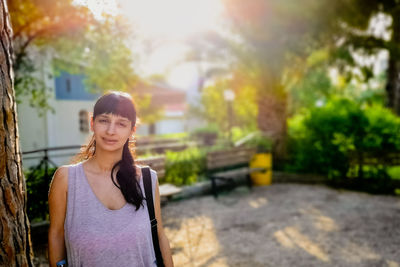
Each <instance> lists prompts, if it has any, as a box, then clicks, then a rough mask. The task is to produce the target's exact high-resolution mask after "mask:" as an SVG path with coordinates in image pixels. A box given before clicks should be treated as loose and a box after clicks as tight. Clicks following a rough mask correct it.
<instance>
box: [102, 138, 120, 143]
mask: <svg viewBox="0 0 400 267" xmlns="http://www.w3.org/2000/svg"><path fill="white" fill-rule="evenodd" d="M103 140H104V141H105V142H106V143H107V144H114V143H116V142H117V140H110V139H106V138H103Z"/></svg>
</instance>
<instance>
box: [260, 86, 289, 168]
mask: <svg viewBox="0 0 400 267" xmlns="http://www.w3.org/2000/svg"><path fill="white" fill-rule="evenodd" d="M264 86H267V87H270V88H266V90H263V91H261V90H260V92H259V98H258V117H257V123H258V127H259V129H260V131H262V132H263V133H264V134H265V135H266V136H268V137H269V138H271V140H272V141H273V146H272V154H273V156H274V161H275V162H279V161H282V160H284V159H285V158H286V139H287V138H286V137H287V122H286V120H287V95H286V93H285V92H284V90H283V87H282V86H280V85H279V84H278V83H274V82H270V81H268V82H266V83H265V84H264Z"/></svg>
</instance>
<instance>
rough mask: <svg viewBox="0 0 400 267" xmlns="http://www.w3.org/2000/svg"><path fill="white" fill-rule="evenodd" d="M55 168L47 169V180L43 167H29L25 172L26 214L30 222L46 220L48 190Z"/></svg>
mask: <svg viewBox="0 0 400 267" xmlns="http://www.w3.org/2000/svg"><path fill="white" fill-rule="evenodd" d="M55 171H56V168H49V169H48V182H49V183H47V182H46V179H45V172H44V169H38V170H35V169H29V170H27V171H26V172H25V173H24V174H25V179H26V188H27V199H28V200H27V214H28V218H29V220H30V222H35V221H42V220H48V219H49V218H48V214H49V212H48V190H49V184H50V181H51V179H52V177H53V174H54V172H55Z"/></svg>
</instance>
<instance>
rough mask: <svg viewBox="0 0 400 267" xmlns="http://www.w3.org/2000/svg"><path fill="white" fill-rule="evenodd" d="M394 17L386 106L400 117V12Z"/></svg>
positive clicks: (394, 12) (397, 10)
mask: <svg viewBox="0 0 400 267" xmlns="http://www.w3.org/2000/svg"><path fill="white" fill-rule="evenodd" d="M391 15H392V40H391V41H390V43H392V44H393V45H392V46H391V48H389V66H388V70H387V74H388V77H387V84H386V105H387V106H388V107H389V108H390V109H392V110H393V111H394V112H395V113H396V114H397V115H400V52H399V50H400V48H399V44H400V21H398V17H399V16H400V10H399V9H398V8H396V9H395V10H394V11H393V13H392V14H391Z"/></svg>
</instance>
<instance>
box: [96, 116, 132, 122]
mask: <svg viewBox="0 0 400 267" xmlns="http://www.w3.org/2000/svg"><path fill="white" fill-rule="evenodd" d="M99 117H103V118H107V119H109V118H110V117H111V116H110V115H105V114H102V115H100V116H99ZM118 120H119V121H124V122H128V121H129V120H128V119H125V118H120V119H118Z"/></svg>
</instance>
